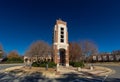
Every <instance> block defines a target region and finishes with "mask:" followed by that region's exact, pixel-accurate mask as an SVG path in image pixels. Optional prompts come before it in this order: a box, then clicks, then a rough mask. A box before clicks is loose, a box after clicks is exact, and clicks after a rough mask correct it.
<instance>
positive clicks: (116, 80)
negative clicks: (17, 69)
mask: <svg viewBox="0 0 120 82" xmlns="http://www.w3.org/2000/svg"><path fill="white" fill-rule="evenodd" d="M18 65H23V64H4V65H3V64H0V70H3V69H5V68H9V67H13V66H18ZM101 66H103V65H101ZM105 67H109V68H111V69H113V70H116V73H115V74H113V75H110V76H108V77H107V79H106V80H105V82H120V70H119V69H120V66H105ZM103 78H104V77H97V76H96V77H93V78H86V77H83V76H81V75H79V74H76V73H66V74H63V77H60V78H56V79H54V78H53V79H51V78H46V77H44V76H42V74H40V73H33V74H30V75H23V76H21V77H17V76H16V75H14V74H11V73H4V72H1V73H0V82H102V79H103Z"/></svg>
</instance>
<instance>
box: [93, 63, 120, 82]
mask: <svg viewBox="0 0 120 82" xmlns="http://www.w3.org/2000/svg"><path fill="white" fill-rule="evenodd" d="M95 65H97V66H103V67H108V68H110V69H112V70H113V71H115V73H114V74H111V75H108V77H107V78H106V80H105V82H120V66H119V65H118V66H117V65H109V64H108V65H102V64H95Z"/></svg>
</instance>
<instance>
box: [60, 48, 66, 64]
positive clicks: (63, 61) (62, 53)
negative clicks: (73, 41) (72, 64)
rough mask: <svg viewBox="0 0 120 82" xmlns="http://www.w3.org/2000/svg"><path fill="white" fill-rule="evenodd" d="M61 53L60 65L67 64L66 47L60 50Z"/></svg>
mask: <svg viewBox="0 0 120 82" xmlns="http://www.w3.org/2000/svg"><path fill="white" fill-rule="evenodd" d="M59 55H60V60H59V62H60V65H65V49H60V50H59Z"/></svg>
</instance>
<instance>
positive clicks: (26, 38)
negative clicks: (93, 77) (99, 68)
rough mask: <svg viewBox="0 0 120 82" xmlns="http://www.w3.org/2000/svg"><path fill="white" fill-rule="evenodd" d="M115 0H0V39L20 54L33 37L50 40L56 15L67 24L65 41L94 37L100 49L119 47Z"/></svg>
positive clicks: (7, 48)
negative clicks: (67, 33) (67, 34)
mask: <svg viewBox="0 0 120 82" xmlns="http://www.w3.org/2000/svg"><path fill="white" fill-rule="evenodd" d="M119 3H120V1H119V0H69V1H68V0H0V43H1V44H2V45H3V47H4V50H5V51H6V52H7V53H8V52H10V51H11V50H17V51H18V52H19V53H20V54H24V52H25V51H26V50H27V48H28V47H29V45H30V44H31V43H32V42H34V41H36V40H44V41H45V42H47V43H49V44H50V45H51V44H52V31H53V27H54V24H55V22H56V19H59V18H61V19H62V20H64V21H66V22H67V24H68V31H69V42H71V41H80V40H86V39H87V40H88V39H89V40H92V41H94V42H95V43H96V44H97V46H98V48H99V51H100V52H111V51H112V50H118V49H120V38H119V37H120V33H119V31H120V5H119Z"/></svg>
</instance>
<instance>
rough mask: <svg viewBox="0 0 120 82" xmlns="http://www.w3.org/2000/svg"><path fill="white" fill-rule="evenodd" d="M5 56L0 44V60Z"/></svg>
mask: <svg viewBox="0 0 120 82" xmlns="http://www.w3.org/2000/svg"><path fill="white" fill-rule="evenodd" d="M4 55H5V53H4V51H3V47H2V45H1V44H0V58H3V56H4Z"/></svg>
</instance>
